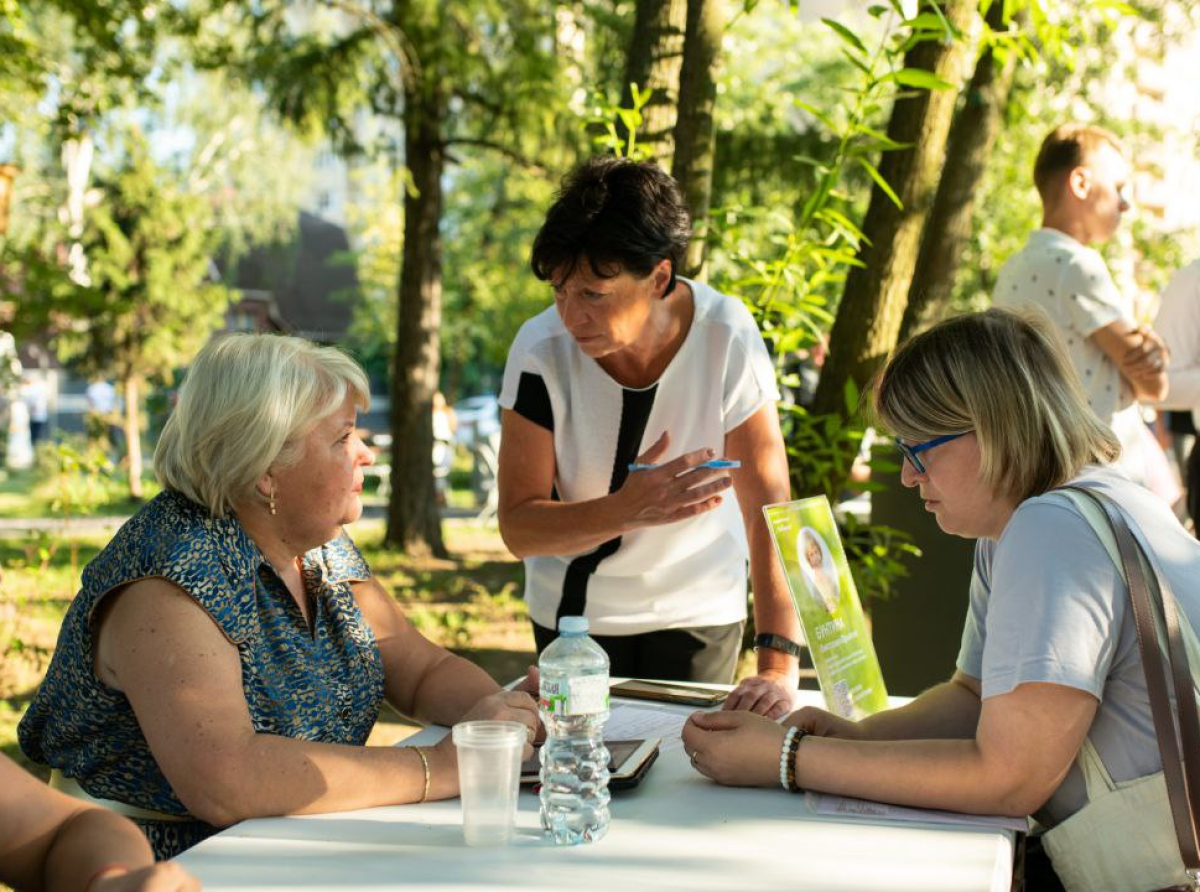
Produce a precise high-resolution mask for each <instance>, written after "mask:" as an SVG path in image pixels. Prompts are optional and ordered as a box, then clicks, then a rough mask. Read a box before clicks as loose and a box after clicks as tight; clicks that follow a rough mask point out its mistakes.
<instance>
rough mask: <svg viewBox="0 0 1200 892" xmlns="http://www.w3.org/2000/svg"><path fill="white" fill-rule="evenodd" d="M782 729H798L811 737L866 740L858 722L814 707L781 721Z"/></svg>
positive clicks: (800, 710)
mask: <svg viewBox="0 0 1200 892" xmlns="http://www.w3.org/2000/svg"><path fill="white" fill-rule="evenodd" d="M783 724H784V727H791V728H799V729H800V730H801V731H807V732H808V733H809V734H811V735H813V737H840V738H842V739H843V740H866V739H867V735H866V734H865V733H863V727H862V725H860V724H859V723H858V722H854V721H851V720H850V719H844V718H842V717H841V716H840V715H834V714H833V713H832V712H828V711H826V710H824V709H820V708H818V707H816V706H805V707H804V708H802V709H797V710H796V711H795V712H793V713H792V714H791V715H789V716H788V717H787V718H786V719H784V720H783Z"/></svg>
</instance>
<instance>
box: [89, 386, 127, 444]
mask: <svg viewBox="0 0 1200 892" xmlns="http://www.w3.org/2000/svg"><path fill="white" fill-rule="evenodd" d="M84 397H85V398H86V400H87V414H86V416H85V417H84V423H85V424H86V426H87V435H88V439H89V440H91V441H92V442H93V443H98V444H100V446H101V447H102V448H103V449H104V451H105V452H107V453H108V454H109V456H110V457H111V458H112V461H113V464H118V463H120V460H121V454H122V453H123V452H124V445H125V431H124V429H123V428H122V427H121V423H120V421H121V412H120V402H119V401H118V399H117V389H116V388H115V387H113V385H112V382H111V381H108V380H105V379H104V378H94V379H93V380H92V381H91V382H90V383H89V384H88V386H87V389H86V390H85V391H84Z"/></svg>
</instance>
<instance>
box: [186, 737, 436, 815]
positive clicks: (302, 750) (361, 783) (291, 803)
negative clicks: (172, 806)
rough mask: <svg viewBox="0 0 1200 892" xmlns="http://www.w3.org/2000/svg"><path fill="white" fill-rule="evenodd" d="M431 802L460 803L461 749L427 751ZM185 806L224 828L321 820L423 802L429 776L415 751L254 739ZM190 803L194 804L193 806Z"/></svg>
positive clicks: (216, 765)
mask: <svg viewBox="0 0 1200 892" xmlns="http://www.w3.org/2000/svg"><path fill="white" fill-rule="evenodd" d="M423 751H424V753H425V757H426V759H427V760H428V762H429V778H430V779H429V795H428V798H429V799H445V798H448V797H452V796H457V795H458V765H457V761H456V756H455V753H454V749H453V748H452V747H449V746H445V745H438V746H436V747H424V748H423ZM214 756H215V758H213V759H212V760H211V761H210V762H209V765H208V767H207V770H204V767H202V768H201V770H202V771H203V775H204V776H203V783H201V784H199V785H196V786H195V787H193V789H192V791H191V792H190V794H189V797H188V799H185V800H184V804H185V805H186V806H187V808H188V810H189V811H190V812H191V813H192V814H193V815H195V816H196V817H197V818H200V819H201V820H203V821H207V822H208V823H210V824H213V825H215V826H218V827H225V826H229V825H230V824H234V823H237V822H238V821H242V820H246V819H248V818H255V817H270V816H275V815H297V814H317V813H321V812H338V811H348V810H351V809H356V808H371V807H374V806H380V805H400V804H403V803H409V802H417V801H419V800H420V799H421V797H422V794H423V793H424V790H425V769H424V765H423V764H422V761H421V757H420V756H419V755H418V754H417V752H416V751H415V750H414V749H413V748H411V747H387V746H383V747H376V746H369V747H368V746H350V745H344V744H335V743H318V742H315V741H309V740H296V739H294V738H290V737H280V736H277V735H273V734H253V735H251V736H250V738H249V739H248V740H245V741H243V742H242V743H241V745H239V746H231V747H229V748H228V749H227V750H226V751H225V752H223V753H220V754H214ZM189 800H190V801H189Z"/></svg>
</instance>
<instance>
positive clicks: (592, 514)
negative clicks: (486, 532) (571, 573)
mask: <svg viewBox="0 0 1200 892" xmlns="http://www.w3.org/2000/svg"><path fill="white" fill-rule="evenodd" d="M632 529H634V525H633V524H632V523H630V522H629V520H628V518H627V517H626V515H625V514H624V512H623V511H622V510H621V506H620V500H619V498H618V494H617V493H614V494H612V495H607V496H601V497H600V498H598V499H589V500H587V501H584V502H556V501H554V500H552V499H530V500H528V501H526V502H523V503H521V504H520V505H517V506H515V507H512V508H509V509H507V510H502V511H501V512H500V535H501V537H502V538H503V539H504V544H505V545H506V546H508V550H509V551H511V552H512V553H513V554H514V555H516V556H517V557H519V558H527V557H534V556H537V555H565V554H581V553H583V552H587V551H591V550H592V549H593V548H596V547H597V546H599V545H602V544H604V543H605V542H607V541H608V540H609V539H615V538H616V537H617V536H620V535H622V534H623V533H627V532H629V531H630V530H632Z"/></svg>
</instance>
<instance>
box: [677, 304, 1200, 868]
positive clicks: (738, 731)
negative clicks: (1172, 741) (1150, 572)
mask: <svg viewBox="0 0 1200 892" xmlns="http://www.w3.org/2000/svg"><path fill="white" fill-rule="evenodd" d="M874 402H875V410H876V414H877V415H878V417H879V420H880V422H881V426H882V427H885V428H887V429H889V430H890V431H891V432H892V433H893V434H895V435H896V437H897V445H898V446H899V447H900V451H901V452H902V453H903V455H904V458H903V460H902V461H903V466H902V471H901V478H900V479H901V482H902V483H903V484H904V485H905V486H907V487H910V488H913V489H916V490H919V493H920V498H921V499H922V500H923V501H924V503H925V508H926V510H927V511H930V512H932V513H933V515H934V516H935V517H936V518H937V523H938V526H939V527H941V529H942V530H943V531H944V532H946V533H949V534H951V535H955V536H963V537H966V538H969V539H975V540H977V543H976V548H975V570H974V573H973V574H972V577H971V580H970V587H969V600H970V603H969V607H968V611H967V619H966V623H965V625H964V628H963V636H962V647H961V649H960V651H959V655H958V666H957V671H956V672H955V673H954V675H953V676H952V678H951V679H950V680H949V681H947V682H945V683H943V684H940V685H937V686H936V687H933V688H931V689H930V690H928V691H926V692H924V693H923V694H921V695H920V696H918V697H917V698H915V699H914V700H912V701H911V702H910V703H909V704H907V705H905V706H902V707H899V708H897V709H890V710H886V711H883V712H880V713H877V714H875V715H872V716H870V717H868V718H865V719H863V720H861V721H858V722H854V721H850V720H847V719H843V718H839V717H838V716H835V715H833V714H831V713H828V712H826V711H824V710H821V709H816V708H811V707H810V708H804V709H800V710H798V711H797V712H795V713H793V714H792V715H790V716H789V717H788V718H787V719H786V720H785V721H784V723H783V724H778V723H776V722H773V721H769V720H766V719H763V718H762V717H760V716H755V715H751V714H749V713H744V712H743V713H730V712H720V713H707V714H696V715H693V716H692V717H691V718H690V719H689V721H688V724H687V725H686V726H685V728H684V732H683V741H684V746H685V748H686V750H687V752H688V753H690V754H691V757H692V764H693V765H694V766H695V767H696V769H697V770H699V771H700V772H701V773H703V774H705V775H707V776H708V777H711V778H713V779H714V780H717V781H718V782H720V783H723V784H732V785H738V786H773V785H775V784H779V783H781V760H782V766H783V769H784V775H783V776H784V780H785V781H787V780H788V778H789V777H790V778H791V779H792V780H791V781H788V784H787V785H788V786H789V788H793V787H794V788H797V789H810V790H814V791H819V792H824V793H834V794H838V795H843V796H854V797H858V798H862V799H874V800H878V801H881V802H891V803H896V804H899V805H908V806H916V807H919V808H933V809H945V810H950V811H956V812H965V813H967V814H984V815H994V814H1001V815H1014V816H1024V815H1033V816H1034V817H1035V818H1036V819H1037V821H1038V823H1039V824H1040V825H1041V826H1042V827H1044V828H1049V830H1048V831H1047V833H1046V836H1045V838H1044V841H1045V843H1046V846H1047V850H1048V851H1050V852H1051V853H1052V860H1053V863H1054V868H1055V870H1056V871H1059V872H1061V873H1063V874H1064V875H1067V876H1069V877H1070V878H1071V884H1072V886H1073V888H1077V889H1080V888H1086V889H1089V890H1102V889H1110V888H1113V884H1112V882H1111V881H1110V880H1108V879H1106V875H1105V870H1106V869H1107V868H1106V867H1105V866H1104V865H1105V863H1106V860H1107V859H1117V861H1116V863H1118V864H1120V863H1122V862H1128V863H1135V864H1137V865H1138V869H1139V870H1141V869H1142V868H1144V869H1145V873H1144V877H1143V879H1144V882H1145V884H1144V885H1143V886H1142V888H1148V889H1158V888H1162V887H1164V886H1173V885H1175V884H1176V883H1179V882H1183V881H1184V879H1183V878H1184V877H1185V875H1184V874H1183V868H1182V864H1181V863H1180V862H1179V854H1178V848H1177V843H1176V840H1175V830H1174V826H1173V824H1172V821H1171V814H1170V808H1169V806H1168V803H1167V796H1166V789H1165V787H1164V786H1162V774H1161V772H1162V761H1161V758H1160V755H1159V749H1158V743H1157V739H1156V736H1155V726H1154V719H1153V716H1152V714H1151V709H1150V697H1149V694H1148V692H1147V687H1146V678H1145V673H1144V671H1143V668H1142V662H1141V656H1140V654H1139V650H1138V645H1137V640H1136V638H1137V632H1136V629H1135V624H1134V619H1133V616H1132V611H1131V608H1130V604H1129V591H1128V586H1127V584H1126V581H1125V577H1124V575H1123V572H1122V571H1121V569H1119V568H1118V567H1117V565H1116V563H1115V559H1114V558H1113V557H1111V556H1110V555H1109V552H1108V550H1107V548H1106V546H1105V544H1104V543H1103V542H1102V541H1101V539H1100V537H1099V536H1098V535H1097V533H1096V531H1095V529H1094V528H1093V527H1092V525H1091V523H1090V522H1089V520H1088V519H1087V517H1086V516H1085V515H1084V514H1083V512H1082V511H1081V510H1080V509H1079V507H1078V505H1076V503H1075V502H1074V501H1072V500H1071V499H1070V498H1068V497H1067V496H1066V495H1064V494H1062V493H1056V492H1054V490H1055V489H1056V488H1057V487H1060V486H1063V485H1066V484H1071V485H1074V486H1082V487H1086V488H1088V489H1091V490H1094V491H1097V492H1099V493H1101V494H1103V495H1106V496H1108V497H1110V498H1111V499H1112V500H1114V501H1115V502H1116V503H1117V504H1119V505H1120V506H1121V510H1122V511H1123V513H1124V514H1125V516H1126V517H1127V518H1128V520H1129V522H1130V525H1131V526H1134V527H1136V528H1138V529H1140V531H1141V539H1142V541H1143V543H1144V544H1146V545H1148V547H1149V548H1150V549H1151V550H1152V553H1153V554H1154V556H1155V557H1156V559H1157V561H1158V563H1159V565H1160V566H1161V568H1162V571H1163V573H1164V574H1165V577H1166V578H1167V580H1168V582H1169V584H1170V586H1171V587H1172V589H1173V590H1174V594H1175V598H1176V600H1177V602H1178V605H1179V611H1180V617H1181V623H1182V624H1183V625H1184V626H1190V627H1191V628H1192V629H1194V628H1196V627H1197V624H1200V542H1197V541H1196V540H1195V539H1193V538H1192V537H1191V536H1189V535H1188V533H1187V532H1186V531H1185V530H1184V529H1183V527H1181V526H1180V524H1179V521H1178V520H1177V519H1176V518H1175V516H1174V514H1172V513H1171V510H1170V508H1169V507H1168V506H1167V505H1165V504H1164V503H1163V502H1162V501H1161V500H1160V499H1158V498H1157V497H1156V496H1154V495H1153V494H1152V493H1150V492H1149V491H1148V490H1146V489H1145V488H1143V487H1141V486H1138V485H1137V484H1135V483H1133V482H1131V481H1130V480H1129V479H1128V478H1127V477H1125V476H1124V475H1122V474H1120V473H1118V472H1116V471H1114V470H1113V469H1112V467H1110V463H1111V462H1112V460H1113V459H1115V458H1116V456H1117V454H1118V452H1119V451H1120V445H1119V443H1118V442H1117V439H1116V437H1115V436H1114V435H1113V433H1112V431H1111V430H1110V429H1109V428H1108V427H1107V426H1105V425H1104V424H1102V423H1101V422H1100V420H1099V419H1097V418H1096V416H1095V414H1094V413H1093V412H1092V411H1091V409H1090V408H1089V407H1088V404H1087V400H1086V397H1085V396H1084V394H1083V392H1082V390H1081V389H1080V387H1079V381H1078V378H1077V377H1076V375H1075V373H1074V372H1073V371H1072V369H1071V366H1070V361H1069V360H1068V358H1067V356H1066V355H1065V353H1064V351H1063V349H1062V345H1061V342H1060V341H1059V339H1058V337H1057V335H1056V334H1055V332H1054V330H1053V328H1052V326H1051V325H1050V323H1049V322H1048V321H1047V320H1045V319H1044V318H1037V319H1035V318H1032V317H1030V318H1024V317H1022V316H1019V315H1016V314H1013V313H1011V312H1008V311H1005V310H999V309H992V310H988V311H987V312H984V313H979V314H973V315H968V316H963V317H959V318H956V319H951V320H949V321H947V322H943V323H941V324H940V325H937V326H934V327H933V328H931V329H930V330H929V331H927V332H925V333H923V334H920V335H918V336H916V337H915V338H913V339H912V340H910V341H909V342H908V343H906V344H905V345H904V346H902V347H901V348H900V349H899V350H898V351H897V353H896V355H895V356H894V357H893V358H892V360H891V361H890V362H889V363H888V365H887V368H886V369H885V370H884V371H883V374H882V375H881V377H880V378H879V381H878V384H877V386H876V388H875V397H874ZM1031 445H1036V448H1030V447H1031ZM1189 694H1190V691H1189ZM788 728H794V729H797V731H796V732H794V733H793V734H792V736H791V738H790V740H788V738H787V737H785V735H787V734H788ZM785 740H787V741H788V747H787V749H786V750H785V749H784V743H785ZM788 771H790V772H791V774H790V775H789V774H787V772H788ZM1076 818H1078V820H1074V819H1076ZM1107 863H1108V864H1109V865H1111V864H1113V863H1114V862H1113V861H1111V860H1107ZM1129 888H1133V886H1130V887H1129Z"/></svg>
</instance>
